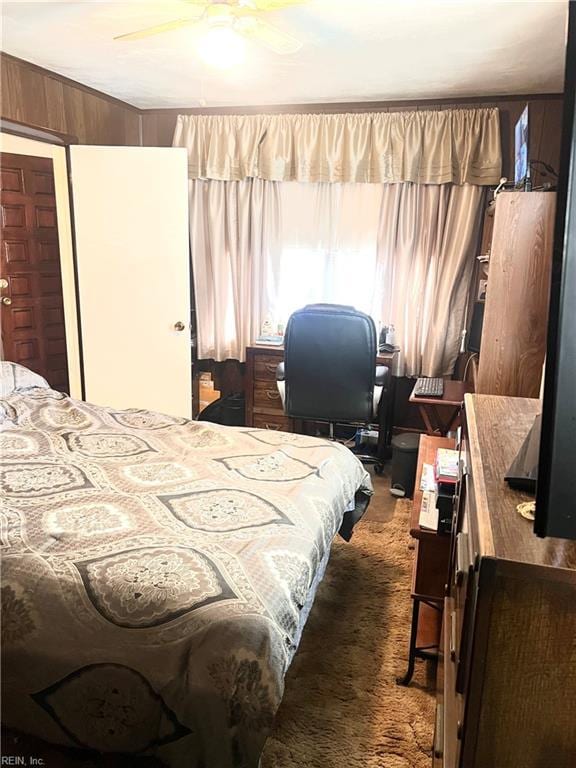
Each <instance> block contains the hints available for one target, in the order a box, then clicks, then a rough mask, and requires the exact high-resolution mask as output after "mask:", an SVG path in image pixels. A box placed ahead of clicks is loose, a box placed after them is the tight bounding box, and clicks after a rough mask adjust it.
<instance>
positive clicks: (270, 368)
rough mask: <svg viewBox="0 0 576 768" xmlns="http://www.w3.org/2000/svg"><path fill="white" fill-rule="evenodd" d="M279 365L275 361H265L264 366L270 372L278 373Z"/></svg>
mask: <svg viewBox="0 0 576 768" xmlns="http://www.w3.org/2000/svg"><path fill="white" fill-rule="evenodd" d="M277 367H278V365H277V364H275V363H264V368H266V370H267V371H268V373H276V368H277Z"/></svg>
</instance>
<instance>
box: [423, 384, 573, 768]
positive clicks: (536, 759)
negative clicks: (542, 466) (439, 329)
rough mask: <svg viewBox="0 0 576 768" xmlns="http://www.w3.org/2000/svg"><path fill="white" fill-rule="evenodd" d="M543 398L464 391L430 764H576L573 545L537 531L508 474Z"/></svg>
mask: <svg viewBox="0 0 576 768" xmlns="http://www.w3.org/2000/svg"><path fill="white" fill-rule="evenodd" d="M538 409H539V403H538V401H537V400H531V399H521V398H508V397H494V396H487V395H466V406H465V410H466V423H465V429H464V436H463V440H462V446H461V457H462V471H461V476H460V480H459V489H458V494H457V501H456V509H455V520H454V530H453V535H452V548H451V565H450V572H449V579H448V594H447V597H446V600H445V606H444V627H443V645H442V653H441V660H440V664H439V676H438V689H439V690H438V703H437V717H436V734H435V742H434V758H433V765H434V767H435V768H548V767H549V768H573V766H574V765H576V727H575V723H576V542H568V541H563V540H559V539H539V538H537V537H536V536H535V535H534V533H533V530H532V527H533V523H532V522H531V521H529V520H526V519H524V518H523V517H522V516H521V515H520V514H519V513H518V511H517V509H516V507H517V505H518V504H519V503H520V502H521V501H525V500H528V499H530V497H529V496H527V495H525V494H522V493H519V492H517V491H513V490H511V489H510V488H509V487H508V486H507V484H506V483H505V481H504V474H505V472H506V470H507V468H508V466H509V465H510V463H511V461H512V459H513V458H514V456H515V454H516V452H517V451H518V449H519V447H520V445H521V444H522V441H523V439H524V437H525V435H526V433H527V432H528V430H529V428H530V426H531V425H532V422H533V420H534V417H535V416H536V413H537V412H538Z"/></svg>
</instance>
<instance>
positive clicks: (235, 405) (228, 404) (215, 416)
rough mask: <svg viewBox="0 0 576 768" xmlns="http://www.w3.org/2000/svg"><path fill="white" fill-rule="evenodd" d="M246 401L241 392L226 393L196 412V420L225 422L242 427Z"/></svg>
mask: <svg viewBox="0 0 576 768" xmlns="http://www.w3.org/2000/svg"><path fill="white" fill-rule="evenodd" d="M245 409H246V403H245V399H244V395H243V394H235V395H226V397H220V398H219V399H218V400H214V402H213V403H210V405H207V406H206V408H204V410H203V411H201V413H199V414H198V421H211V422H212V423H213V424H225V425H226V426H228V427H243V426H244V425H245V424H246V418H245Z"/></svg>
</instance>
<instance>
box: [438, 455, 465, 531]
mask: <svg viewBox="0 0 576 768" xmlns="http://www.w3.org/2000/svg"><path fill="white" fill-rule="evenodd" d="M458 463H459V453H458V451H454V450H452V449H450V448H438V450H437V451H436V461H435V462H434V476H435V478H436V485H437V492H436V507H437V509H438V531H440V532H442V533H449V532H450V529H451V527H452V511H453V510H452V503H453V498H454V492H455V490H456V483H457V482H458Z"/></svg>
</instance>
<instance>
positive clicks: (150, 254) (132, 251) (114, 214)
mask: <svg viewBox="0 0 576 768" xmlns="http://www.w3.org/2000/svg"><path fill="white" fill-rule="evenodd" d="M70 154H71V169H70V170H71V177H72V194H73V209H74V226H75V232H76V258H77V272H78V295H79V308H80V327H81V339H82V359H83V364H84V381H85V390H86V400H87V401H88V402H92V403H96V404H98V405H107V406H112V407H114V408H146V409H149V410H153V411H161V412H163V413H168V414H171V415H174V416H186V417H188V418H191V416H192V372H191V365H192V363H191V348H190V266H189V244H188V243H189V241H188V181H187V156H186V150H185V149H184V148H172V147H170V148H169V147H166V148H156V147H87V146H73V147H71V148H70Z"/></svg>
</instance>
